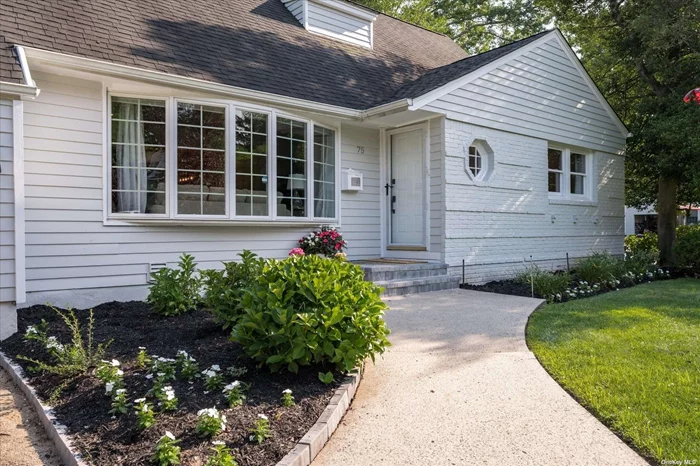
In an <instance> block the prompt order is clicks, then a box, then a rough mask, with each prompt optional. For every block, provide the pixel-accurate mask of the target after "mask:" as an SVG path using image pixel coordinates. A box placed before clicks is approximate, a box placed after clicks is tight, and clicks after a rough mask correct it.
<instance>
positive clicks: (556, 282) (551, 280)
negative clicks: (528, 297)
mask: <svg viewBox="0 0 700 466" xmlns="http://www.w3.org/2000/svg"><path fill="white" fill-rule="evenodd" d="M515 281H517V282H518V283H523V284H526V285H530V286H531V287H532V288H533V289H534V291H535V295H536V296H539V297H540V298H548V299H549V297H552V296H556V295H557V294H559V295H562V294H563V293H564V292H565V291H566V289H567V288H568V287H569V284H570V283H571V276H570V275H569V274H568V273H566V272H557V273H552V272H547V271H546V270H542V269H540V268H539V267H538V266H537V265H532V266H530V267H527V268H526V269H525V270H523V271H522V272H520V273H518V275H516V277H515Z"/></svg>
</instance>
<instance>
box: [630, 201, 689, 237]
mask: <svg viewBox="0 0 700 466" xmlns="http://www.w3.org/2000/svg"><path fill="white" fill-rule="evenodd" d="M678 210H679V215H678V217H677V218H676V224H677V225H693V224H696V223H700V207H696V206H692V205H689V206H680V207H678ZM657 218H658V214H657V213H656V210H655V209H654V207H653V206H648V207H645V208H643V209H635V208H634V207H625V235H638V234H641V233H644V232H645V231H653V232H656V222H657Z"/></svg>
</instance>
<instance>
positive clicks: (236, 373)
mask: <svg viewBox="0 0 700 466" xmlns="http://www.w3.org/2000/svg"><path fill="white" fill-rule="evenodd" d="M247 373H248V369H246V368H245V367H236V366H229V367H227V368H226V374H228V375H229V376H231V377H233V378H237V377H241V376H243V375H246V374H247Z"/></svg>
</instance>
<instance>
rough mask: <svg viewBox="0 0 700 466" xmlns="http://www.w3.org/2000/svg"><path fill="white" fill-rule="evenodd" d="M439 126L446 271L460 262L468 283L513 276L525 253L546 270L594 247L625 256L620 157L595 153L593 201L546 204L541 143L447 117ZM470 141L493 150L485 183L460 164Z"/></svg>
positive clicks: (544, 147)
mask: <svg viewBox="0 0 700 466" xmlns="http://www.w3.org/2000/svg"><path fill="white" fill-rule="evenodd" d="M445 125H446V138H445V141H446V142H445V147H446V149H445V151H446V157H445V181H446V185H445V193H446V196H445V205H446V211H445V260H446V262H447V263H448V264H449V265H450V267H451V269H450V271H451V272H452V273H461V265H462V260H465V262H466V265H467V267H466V279H467V281H468V282H472V283H482V282H485V281H490V280H497V279H503V278H508V277H512V276H513V275H514V274H515V273H516V272H517V271H519V270H522V268H523V267H524V263H525V262H526V261H529V260H530V256H531V255H532V259H533V261H535V262H537V263H538V264H539V265H540V266H542V267H544V268H547V269H550V268H561V267H564V266H565V265H566V254H567V253H569V256H570V258H571V259H572V262H573V260H575V258H578V257H582V256H586V255H588V254H590V253H591V252H592V251H600V250H606V251H610V252H611V253H613V254H622V253H623V238H624V159H623V157H621V156H618V155H613V154H609V153H604V152H595V153H594V163H593V167H594V168H593V170H594V176H595V177H596V178H595V179H594V180H597V183H594V184H596V185H597V205H560V204H552V203H550V201H549V194H548V192H547V141H545V140H541V139H535V138H530V137H526V136H519V135H515V134H512V133H506V132H503V131H497V130H493V129H487V128H482V127H478V126H474V125H469V124H465V123H461V122H457V121H451V120H447V121H446V123H445ZM474 139H483V140H485V141H487V142H488V144H489V145H490V146H491V148H492V149H493V152H494V160H495V167H494V171H493V174H492V175H491V178H490V179H489V181H488V183H486V184H485V185H483V186H477V185H475V184H474V183H473V182H471V181H470V179H469V177H468V176H467V174H466V172H465V168H464V167H465V164H464V157H465V156H464V153H465V152H464V147H465V146H466V145H467V144H469V143H471V141H473V140H474ZM553 216H554V219H552V217H553ZM574 216H575V217H576V218H575V219H574Z"/></svg>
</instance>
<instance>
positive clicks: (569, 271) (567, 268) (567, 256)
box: [566, 252, 571, 273]
mask: <svg viewBox="0 0 700 466" xmlns="http://www.w3.org/2000/svg"><path fill="white" fill-rule="evenodd" d="M566 273H571V269H569V253H568V252H567V253H566Z"/></svg>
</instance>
